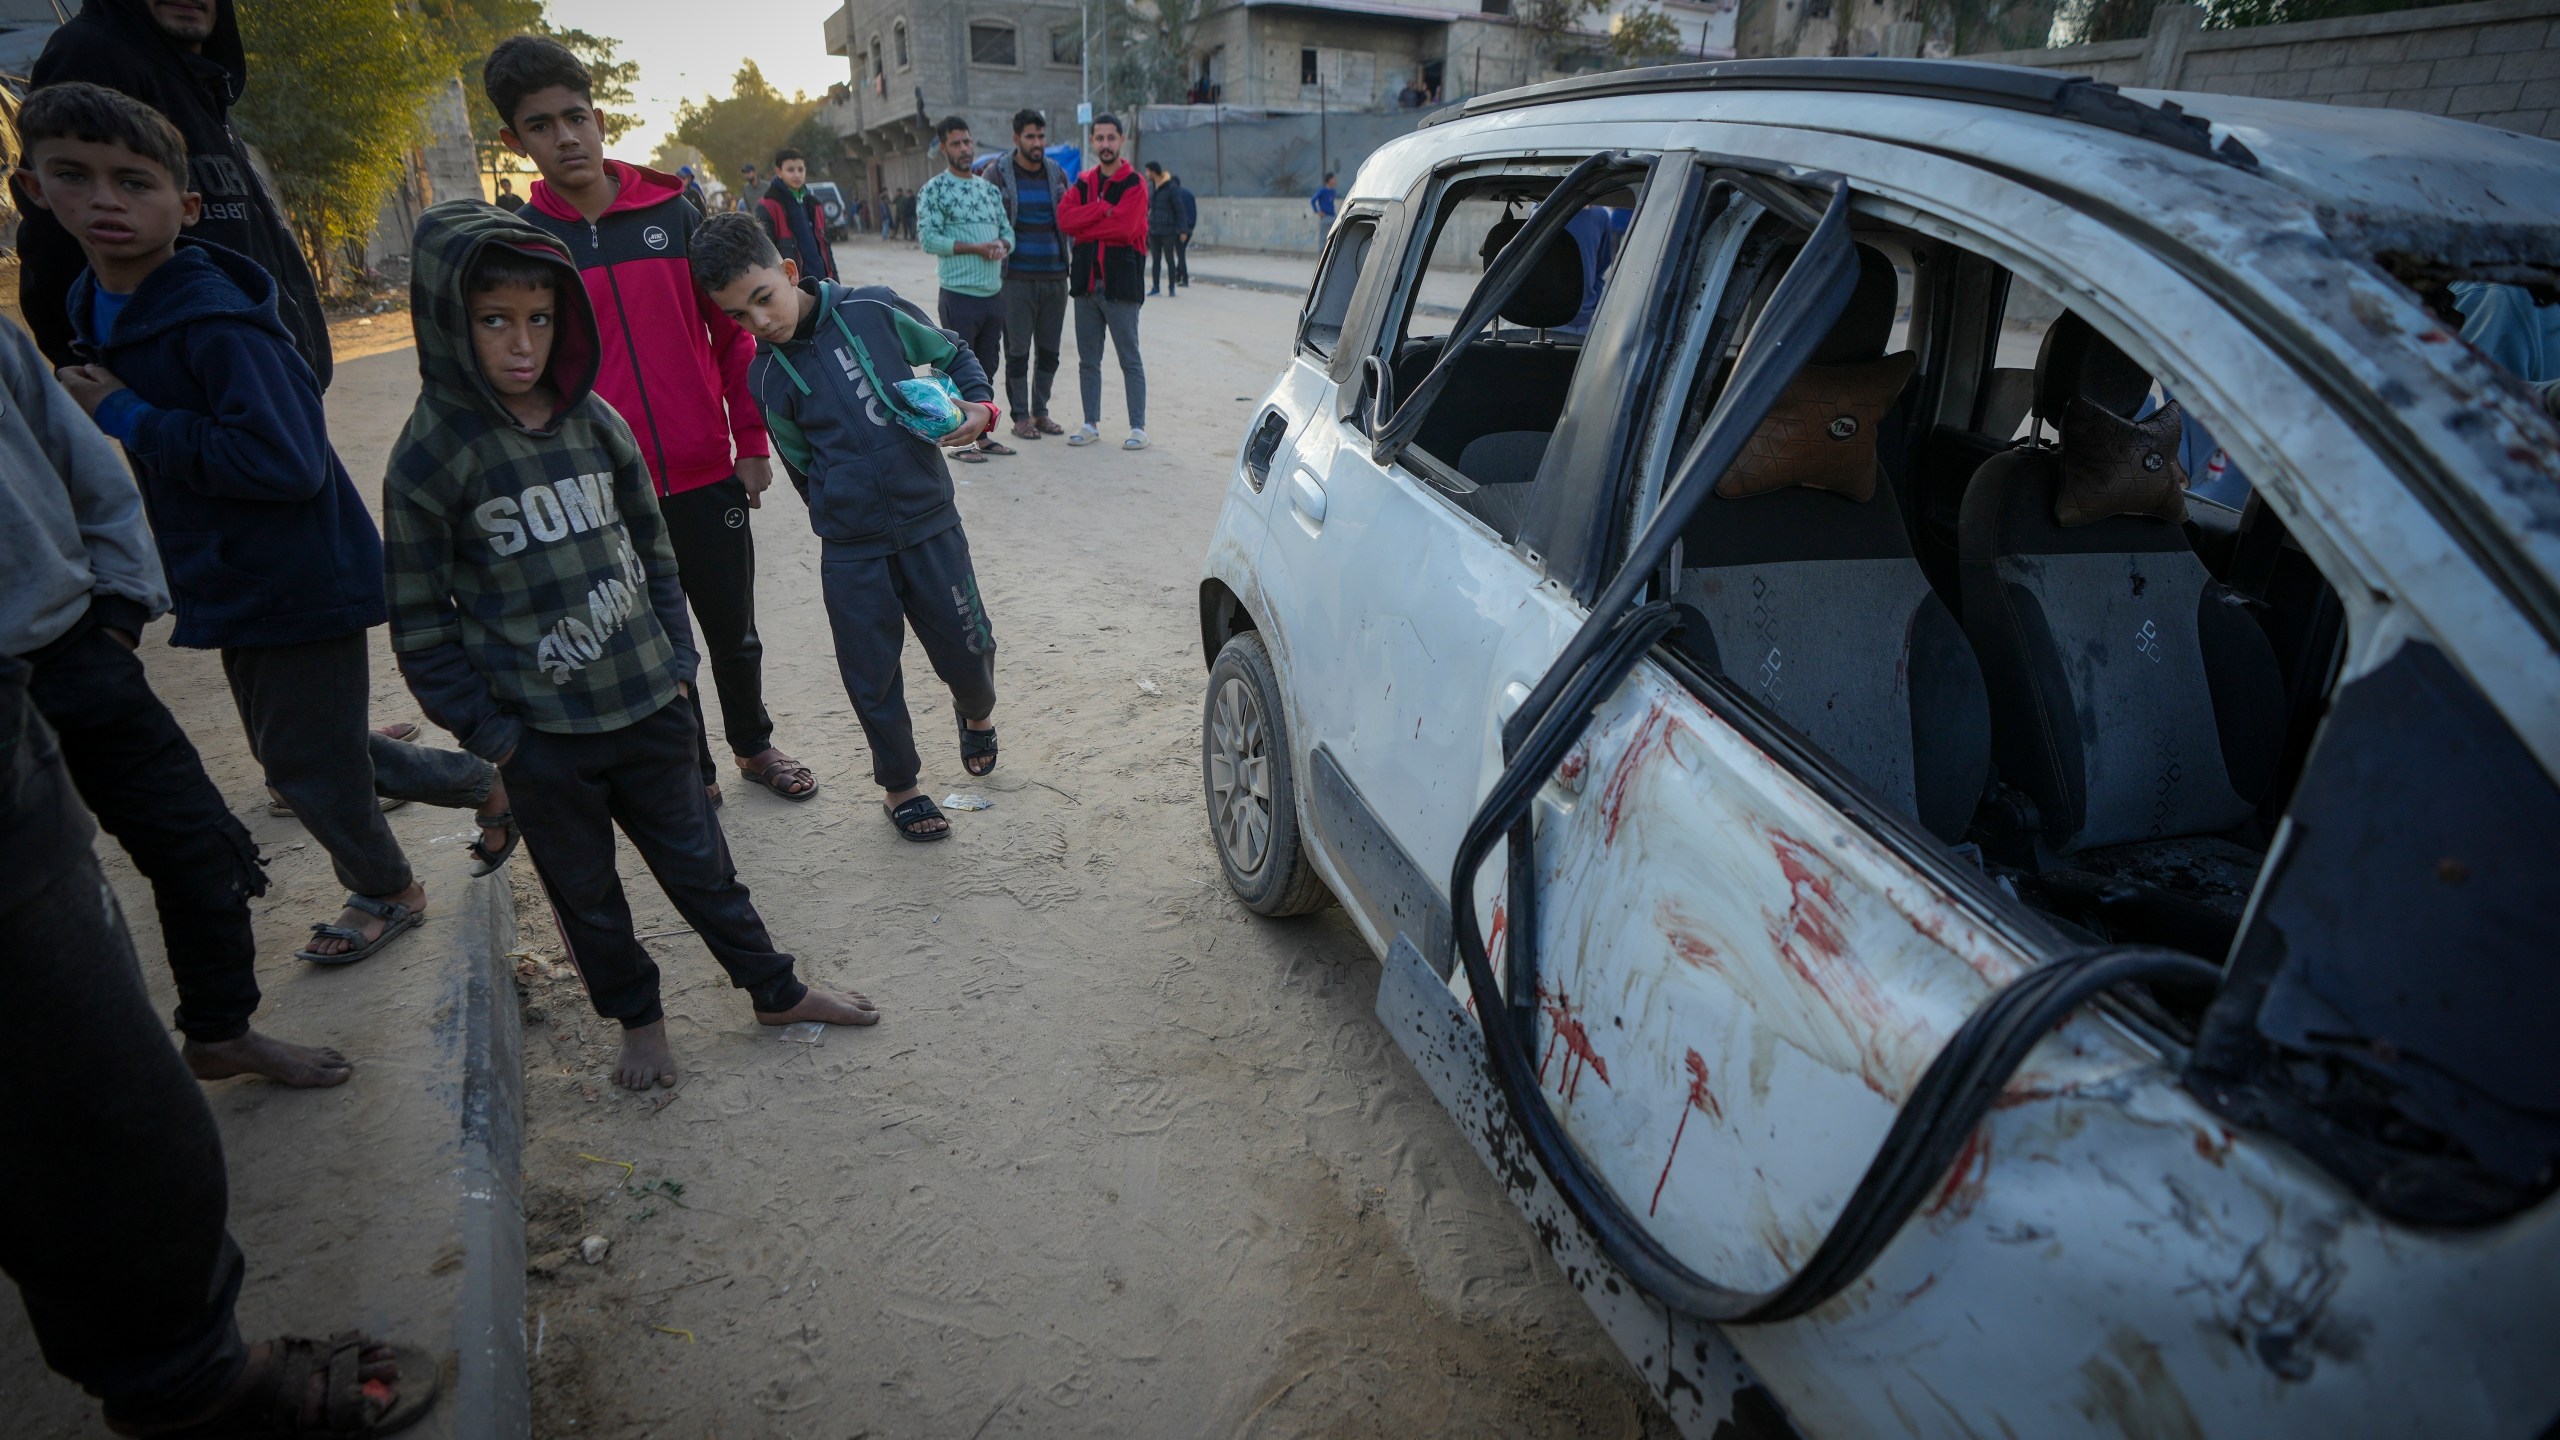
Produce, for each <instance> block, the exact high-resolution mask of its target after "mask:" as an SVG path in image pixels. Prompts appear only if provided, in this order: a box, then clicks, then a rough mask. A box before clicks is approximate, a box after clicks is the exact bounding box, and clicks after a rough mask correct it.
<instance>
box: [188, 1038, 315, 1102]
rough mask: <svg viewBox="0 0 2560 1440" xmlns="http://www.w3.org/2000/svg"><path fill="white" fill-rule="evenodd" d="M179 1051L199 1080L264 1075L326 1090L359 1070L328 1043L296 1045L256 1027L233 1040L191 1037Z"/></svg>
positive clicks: (296, 1086)
mask: <svg viewBox="0 0 2560 1440" xmlns="http://www.w3.org/2000/svg"><path fill="white" fill-rule="evenodd" d="M178 1053H179V1054H181V1055H183V1056H185V1057H186V1061H187V1068H188V1069H189V1070H191V1071H193V1072H194V1073H195V1077H196V1078H197V1079H199V1080H228V1079H230V1078H231V1077H232V1076H234V1075H263V1076H265V1077H266V1078H267V1079H269V1080H273V1081H274V1082H276V1083H277V1084H279V1085H283V1086H287V1087H289V1088H291V1089H295V1090H326V1089H328V1088H329V1087H330V1086H332V1085H344V1084H346V1083H347V1077H348V1076H350V1075H353V1074H354V1073H355V1066H354V1065H352V1064H350V1063H348V1060H347V1057H346V1056H344V1055H341V1054H339V1053H338V1052H337V1051H335V1050H332V1049H330V1048H329V1047H328V1046H326V1045H296V1044H293V1043H291V1042H289V1041H284V1040H279V1039H277V1038H276V1037H274V1036H273V1035H261V1034H259V1033H258V1032H257V1031H255V1030H252V1031H250V1032H249V1033H248V1034H246V1035H242V1036H240V1037H238V1038H237V1039H232V1040H190V1041H188V1042H187V1043H186V1044H185V1045H184V1046H182V1047H180V1049H179V1051H178Z"/></svg>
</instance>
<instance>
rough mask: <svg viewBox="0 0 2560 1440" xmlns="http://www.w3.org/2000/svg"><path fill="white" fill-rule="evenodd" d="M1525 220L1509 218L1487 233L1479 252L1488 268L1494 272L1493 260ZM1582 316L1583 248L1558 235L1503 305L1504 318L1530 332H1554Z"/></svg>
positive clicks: (1514, 216)
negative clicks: (1577, 316)
mask: <svg viewBox="0 0 2560 1440" xmlns="http://www.w3.org/2000/svg"><path fill="white" fill-rule="evenodd" d="M1528 223H1529V221H1528V219H1527V217H1525V216H1519V215H1512V216H1506V217H1504V218H1503V219H1501V220H1497V221H1495V222H1494V225H1493V228H1492V229H1491V230H1488V231H1486V232H1485V237H1484V244H1483V245H1482V246H1481V247H1479V248H1478V249H1477V251H1476V253H1477V255H1478V256H1479V257H1480V258H1481V259H1482V260H1483V261H1484V264H1485V268H1486V269H1488V270H1490V269H1492V268H1493V261H1494V257H1495V256H1497V255H1500V254H1501V253H1502V249H1503V247H1504V246H1506V245H1508V244H1510V243H1511V240H1512V237H1513V236H1515V235H1518V234H1519V233H1520V232H1521V230H1522V229H1524V228H1525V227H1526V226H1527V225H1528ZM1581 313H1582V247H1581V246H1580V245H1579V244H1576V243H1575V242H1574V239H1573V237H1572V236H1570V235H1567V234H1564V233H1562V232H1561V231H1559V232H1558V233H1557V234H1556V235H1555V236H1554V237H1553V238H1552V239H1550V240H1548V242H1547V248H1546V249H1544V250H1542V251H1540V252H1539V253H1538V262H1537V263H1536V264H1535V265H1532V266H1530V267H1529V273H1528V275H1527V277H1526V278H1524V279H1523V280H1521V282H1520V288H1519V289H1517V290H1514V291H1512V292H1511V298H1510V299H1509V300H1507V301H1504V302H1503V306H1502V318H1503V319H1505V320H1508V321H1510V322H1511V323H1512V324H1514V325H1518V326H1521V327H1523V328H1525V329H1530V330H1552V329H1554V328H1556V327H1557V326H1559V325H1570V324H1572V323H1573V317H1574V316H1576V315H1579V314H1581Z"/></svg>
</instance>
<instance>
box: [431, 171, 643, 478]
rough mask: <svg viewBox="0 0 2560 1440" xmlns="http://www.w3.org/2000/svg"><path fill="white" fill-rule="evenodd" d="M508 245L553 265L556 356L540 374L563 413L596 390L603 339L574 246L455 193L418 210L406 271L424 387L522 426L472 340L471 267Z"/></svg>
mask: <svg viewBox="0 0 2560 1440" xmlns="http://www.w3.org/2000/svg"><path fill="white" fill-rule="evenodd" d="M499 247H503V248H505V249H508V250H512V251H514V252H516V253H517V254H519V255H523V256H525V257H527V258H529V259H533V260H539V261H541V262H543V263H544V264H546V265H548V266H550V267H551V269H552V271H553V272H554V277H555V278H554V281H553V284H552V296H553V300H554V302H555V304H556V305H557V307H558V308H557V309H555V310H554V311H553V312H552V313H553V321H552V331H553V334H552V341H551V363H550V366H549V368H548V369H546V370H545V371H544V372H543V374H544V378H546V379H548V380H549V381H550V382H551V386H552V388H553V389H554V390H557V391H558V392H559V393H560V408H559V409H558V410H557V411H556V412H554V414H553V417H552V422H553V423H552V426H547V427H544V429H542V430H539V431H535V432H534V433H536V434H547V433H549V431H550V429H552V428H554V427H556V426H557V424H558V422H559V418H560V417H561V416H564V415H567V414H568V413H569V412H570V411H573V410H575V409H577V408H578V407H579V406H580V405H581V404H583V403H585V401H586V398H587V397H588V396H589V395H591V394H593V393H595V388H596V369H597V364H598V346H597V340H596V317H595V309H594V307H593V306H592V305H591V304H589V302H588V300H587V287H586V284H585V282H584V281H582V280H581V279H580V278H579V276H578V267H577V266H576V265H575V264H572V263H571V262H570V259H569V252H568V250H567V249H566V248H564V247H563V246H562V245H561V243H560V242H559V241H558V240H556V239H554V238H552V237H551V236H550V235H549V234H547V233H545V232H543V231H541V230H537V229H535V228H534V227H533V226H531V225H528V224H526V223H525V222H523V221H521V220H518V219H517V218H515V216H513V215H511V214H509V213H508V212H507V211H504V210H501V209H499V208H498V207H497V206H495V205H486V204H482V203H481V202H480V201H477V200H450V201H447V202H445V203H444V204H442V205H435V206H430V207H428V209H427V211H426V213H425V214H423V215H420V216H419V217H418V236H417V240H416V242H415V244H414V246H413V249H412V254H411V261H410V271H409V311H410V315H411V317H412V319H413V320H414V322H415V329H416V333H417V345H418V383H419V388H420V389H421V390H422V391H423V392H425V393H426V394H428V395H431V396H433V397H435V399H436V400H438V401H439V402H441V403H443V404H446V405H451V406H460V407H464V408H467V409H471V410H473V411H475V412H477V413H479V414H480V415H481V416H482V417H483V418H485V419H487V420H489V421H490V422H491V423H493V424H498V425H507V426H514V427H516V428H519V429H522V428H525V427H524V426H523V425H522V424H521V422H519V421H518V420H517V419H516V418H515V415H514V412H512V411H510V410H508V409H507V407H506V403H505V401H503V400H501V399H500V398H499V396H498V392H497V390H496V388H495V387H493V386H491V385H490V384H489V378H488V377H487V376H486V375H483V374H481V373H480V361H479V357H478V356H477V355H476V354H474V353H473V350H472V346H471V296H470V294H469V292H468V290H467V288H466V287H467V284H468V282H469V280H470V277H471V269H472V267H473V266H474V265H476V264H478V263H479V260H480V257H481V256H482V255H483V254H484V253H486V252H488V251H489V250H491V249H494V248H499Z"/></svg>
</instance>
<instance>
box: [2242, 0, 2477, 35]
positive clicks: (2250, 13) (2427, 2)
mask: <svg viewBox="0 0 2560 1440" xmlns="http://www.w3.org/2000/svg"><path fill="white" fill-rule="evenodd" d="M2454 3H2457V0H2205V7H2204V24H2205V28H2206V29H2208V30H2238V29H2242V28H2244V27H2247V26H2250V25H2283V24H2288V23H2290V22H2292V21H2296V20H2338V19H2343V18H2345V17H2347V16H2349V15H2379V14H2381V13H2383V12H2384V11H2387V10H2426V9H2431V8H2433V7H2435V6H2438V5H2450V4H2454Z"/></svg>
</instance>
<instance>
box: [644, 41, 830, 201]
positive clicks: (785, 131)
mask: <svg viewBox="0 0 2560 1440" xmlns="http://www.w3.org/2000/svg"><path fill="white" fill-rule="evenodd" d="M817 111H818V102H817V101H816V100H814V99H811V98H810V97H809V96H808V95H806V94H804V93H800V92H797V91H795V92H793V93H792V94H789V95H785V94H783V93H782V92H781V91H779V90H777V89H775V88H774V87H773V82H772V81H770V80H767V79H766V78H764V71H763V70H762V69H761V68H760V67H758V66H757V64H756V62H754V61H753V60H750V61H748V62H747V63H745V64H744V65H741V66H739V67H738V73H737V74H736V75H735V76H734V77H732V78H731V80H730V82H729V93H728V94H726V95H722V96H716V97H715V96H708V95H706V96H704V97H703V98H702V99H700V100H687V101H686V102H684V103H683V104H682V105H680V106H678V107H676V128H675V139H677V140H678V141H680V142H682V143H684V144H687V145H691V146H693V147H694V148H695V149H697V150H700V151H701V152H702V153H703V155H704V156H705V157H706V158H708V159H709V160H710V162H711V163H712V164H713V165H714V166H716V167H718V169H717V172H716V173H717V174H718V175H719V176H720V178H721V179H723V180H725V181H727V182H728V183H729V184H731V185H733V186H734V185H735V184H737V183H738V171H739V167H741V166H744V165H753V166H755V167H756V170H757V172H758V173H759V174H761V173H763V171H764V169H765V167H766V166H768V165H770V164H771V163H772V162H773V152H774V151H776V150H779V149H781V148H782V147H783V146H784V145H785V144H788V143H789V142H790V140H791V134H792V132H793V131H795V130H797V129H799V128H800V122H802V121H804V120H806V119H808V118H809V117H810V116H812V115H815V114H816V113H817ZM829 148H830V149H832V148H833V147H829Z"/></svg>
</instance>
